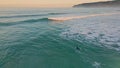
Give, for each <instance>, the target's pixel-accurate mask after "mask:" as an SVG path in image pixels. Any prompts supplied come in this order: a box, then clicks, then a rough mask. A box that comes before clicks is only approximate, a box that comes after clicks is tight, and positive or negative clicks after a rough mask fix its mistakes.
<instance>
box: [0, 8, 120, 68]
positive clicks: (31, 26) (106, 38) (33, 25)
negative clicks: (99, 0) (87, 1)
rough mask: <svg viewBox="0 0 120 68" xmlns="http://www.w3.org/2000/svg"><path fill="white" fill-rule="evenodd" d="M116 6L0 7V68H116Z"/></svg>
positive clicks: (119, 48)
mask: <svg viewBox="0 0 120 68" xmlns="http://www.w3.org/2000/svg"><path fill="white" fill-rule="evenodd" d="M119 12H120V11H119V8H99V9H98V8H59V9H57V8H56V9H38V8H36V9H30V8H29V9H1V10H0V68H120V27H119V26H120V22H119V21H120V14H113V15H109V16H107V15H106V16H104V15H103V16H95V17H87V18H79V19H71V20H66V21H52V20H49V18H59V17H69V16H70V17H72V16H84V15H85V16H86V15H94V14H103V13H119Z"/></svg>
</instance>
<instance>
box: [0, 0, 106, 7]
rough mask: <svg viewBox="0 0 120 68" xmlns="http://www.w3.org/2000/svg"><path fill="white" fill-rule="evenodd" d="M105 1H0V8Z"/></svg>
mask: <svg viewBox="0 0 120 68" xmlns="http://www.w3.org/2000/svg"><path fill="white" fill-rule="evenodd" d="M96 1H107V0H0V7H71V6H72V5H75V4H79V3H85V2H96Z"/></svg>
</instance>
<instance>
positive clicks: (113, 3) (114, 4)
mask: <svg viewBox="0 0 120 68" xmlns="http://www.w3.org/2000/svg"><path fill="white" fill-rule="evenodd" d="M73 7H120V1H105V2H93V3H83V4H78V5H74V6H73Z"/></svg>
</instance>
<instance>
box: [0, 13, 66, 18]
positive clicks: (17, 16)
mask: <svg viewBox="0 0 120 68" xmlns="http://www.w3.org/2000/svg"><path fill="white" fill-rule="evenodd" d="M61 14H66V13H47V14H34V15H16V16H0V18H19V17H36V16H47V15H61Z"/></svg>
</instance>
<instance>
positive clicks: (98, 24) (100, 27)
mask: <svg viewBox="0 0 120 68" xmlns="http://www.w3.org/2000/svg"><path fill="white" fill-rule="evenodd" d="M119 21H120V16H119V15H112V16H105V17H104V16H103V17H94V18H90V19H80V20H79V19H78V20H72V21H70V22H69V23H67V25H66V26H67V27H68V28H66V29H65V30H64V31H63V32H62V33H61V34H60V36H62V37H64V38H68V39H74V40H77V41H80V42H81V41H82V39H85V40H87V41H89V42H90V41H96V42H93V43H97V45H98V44H99V43H100V44H103V46H105V47H107V48H109V49H114V50H117V51H120V27H119V26H120V23H119ZM80 36H83V38H81V37H80Z"/></svg>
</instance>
